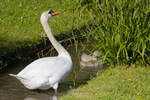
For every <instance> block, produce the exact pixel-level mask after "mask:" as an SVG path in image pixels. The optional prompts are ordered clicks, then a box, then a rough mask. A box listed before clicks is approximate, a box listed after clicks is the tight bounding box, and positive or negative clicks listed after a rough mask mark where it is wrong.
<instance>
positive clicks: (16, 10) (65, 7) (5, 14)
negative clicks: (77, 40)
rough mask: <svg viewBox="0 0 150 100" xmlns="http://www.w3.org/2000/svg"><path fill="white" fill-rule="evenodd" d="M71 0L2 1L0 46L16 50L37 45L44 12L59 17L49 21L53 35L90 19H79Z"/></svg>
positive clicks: (0, 7) (82, 17)
mask: <svg viewBox="0 0 150 100" xmlns="http://www.w3.org/2000/svg"><path fill="white" fill-rule="evenodd" d="M75 8H76V6H75V4H74V2H72V1H67V0H66V1H63V2H62V1H60V0H44V1H43V0H38V1H34V0H30V1H27V0H21V1H14V0H1V2H0V30H1V32H0V47H9V48H17V47H23V46H30V45H32V44H33V43H35V44H37V43H39V42H40V40H41V39H42V38H43V37H46V35H45V32H44V30H43V28H42V26H41V24H40V15H41V13H42V12H43V11H45V10H49V9H52V10H54V11H58V12H60V15H58V16H55V17H53V18H52V19H50V20H49V24H50V26H51V28H52V31H53V33H54V34H55V35H59V34H61V33H65V34H68V33H69V31H70V33H71V30H72V29H75V28H79V27H81V26H82V25H84V24H86V23H87V22H88V21H89V20H91V19H90V17H87V16H88V15H87V14H85V15H82V16H79V11H77V10H74V9H75Z"/></svg>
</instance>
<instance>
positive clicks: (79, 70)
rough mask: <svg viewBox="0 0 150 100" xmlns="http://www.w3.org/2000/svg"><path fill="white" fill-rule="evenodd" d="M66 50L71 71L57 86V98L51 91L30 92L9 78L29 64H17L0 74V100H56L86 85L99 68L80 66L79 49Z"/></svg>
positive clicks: (14, 79)
mask: <svg viewBox="0 0 150 100" xmlns="http://www.w3.org/2000/svg"><path fill="white" fill-rule="evenodd" d="M69 48H72V49H69ZM67 50H68V51H69V53H70V54H71V57H72V60H73V70H72V72H71V73H70V74H69V75H68V76H67V77H66V78H65V80H63V81H62V82H61V83H60V84H59V88H58V96H57V97H56V96H55V95H54V90H53V89H49V90H46V91H42V90H34V91H31V90H28V89H26V88H25V87H24V86H23V85H22V84H21V83H20V82H19V81H18V80H17V79H16V78H14V77H11V76H9V75H8V74H10V73H13V74H17V73H18V72H19V71H21V70H22V69H23V68H24V67H25V66H26V65H28V64H29V63H30V62H26V63H25V62H18V63H17V64H15V65H12V66H11V65H9V67H8V68H9V69H8V70H7V71H5V72H3V73H0V100H57V98H59V97H60V96H62V95H65V94H67V91H68V90H70V89H72V88H77V87H78V86H80V85H83V84H86V83H87V80H89V79H90V78H91V77H93V76H95V75H96V72H97V71H98V69H99V68H91V67H90V68H89V67H84V68H83V67H82V66H80V56H81V52H82V49H81V48H78V49H75V48H73V47H68V49H67Z"/></svg>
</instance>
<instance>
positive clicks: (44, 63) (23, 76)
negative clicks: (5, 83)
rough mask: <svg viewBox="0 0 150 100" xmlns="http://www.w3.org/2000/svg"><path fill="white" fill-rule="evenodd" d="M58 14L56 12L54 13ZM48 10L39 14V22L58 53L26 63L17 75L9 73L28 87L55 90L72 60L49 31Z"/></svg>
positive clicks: (66, 72)
mask: <svg viewBox="0 0 150 100" xmlns="http://www.w3.org/2000/svg"><path fill="white" fill-rule="evenodd" d="M56 14H58V13H56ZM51 16H52V15H49V11H46V12H44V13H43V14H42V15H41V23H42V25H43V27H44V30H45V32H46V34H47V35H48V38H49V40H50V41H51V43H52V44H53V46H54V48H55V49H56V50H57V51H58V53H59V55H58V56H56V57H45V58H40V59H37V60H35V61H33V62H32V63H31V64H29V65H27V66H26V67H25V68H24V69H23V70H22V71H21V72H19V73H18V74H17V75H14V74H10V76H13V77H16V78H17V79H18V80H20V82H21V83H22V84H23V85H24V86H25V87H26V88H28V89H44V90H45V89H49V88H50V87H52V88H53V89H55V92H57V88H58V84H59V82H60V81H61V80H62V79H64V77H65V76H66V75H67V74H68V73H69V72H70V71H71V69H72V60H71V57H70V55H69V53H68V52H67V51H66V50H65V49H64V48H63V46H62V45H61V44H59V43H58V42H57V41H56V40H55V38H54V37H53V35H52V33H51V29H50V28H49V25H48V19H49V18H50V17H51Z"/></svg>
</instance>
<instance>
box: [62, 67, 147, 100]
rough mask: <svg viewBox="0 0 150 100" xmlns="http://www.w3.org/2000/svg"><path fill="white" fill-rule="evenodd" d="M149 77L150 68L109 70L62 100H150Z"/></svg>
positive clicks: (72, 91)
mask: <svg viewBox="0 0 150 100" xmlns="http://www.w3.org/2000/svg"><path fill="white" fill-rule="evenodd" d="M149 77H150V67H135V66H131V67H129V68H128V67H125V66H120V67H115V68H108V69H106V70H102V71H99V73H98V75H97V77H95V78H93V79H92V80H90V81H89V82H88V84H86V85H82V86H79V87H78V88H77V89H73V90H70V91H69V92H68V94H67V95H64V96H63V97H60V100H150V85H149V84H150V78H149Z"/></svg>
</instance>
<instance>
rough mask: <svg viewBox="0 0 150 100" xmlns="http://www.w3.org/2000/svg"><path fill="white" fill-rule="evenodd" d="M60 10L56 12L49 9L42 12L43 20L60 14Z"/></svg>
mask: <svg viewBox="0 0 150 100" xmlns="http://www.w3.org/2000/svg"><path fill="white" fill-rule="evenodd" d="M58 14H59V13H58V12H54V11H53V10H48V11H45V12H43V13H42V15H41V19H40V20H41V21H48V19H49V18H50V17H52V16H55V15H58Z"/></svg>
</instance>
